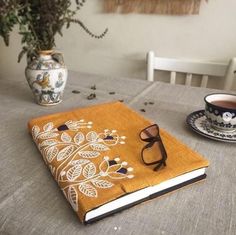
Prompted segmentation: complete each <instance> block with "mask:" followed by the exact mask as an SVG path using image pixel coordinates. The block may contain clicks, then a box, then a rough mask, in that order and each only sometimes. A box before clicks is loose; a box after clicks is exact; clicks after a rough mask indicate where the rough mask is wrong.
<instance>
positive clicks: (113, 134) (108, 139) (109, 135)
mask: <svg viewBox="0 0 236 235" xmlns="http://www.w3.org/2000/svg"><path fill="white" fill-rule="evenodd" d="M98 137H99V141H100V142H103V143H104V144H106V145H108V146H111V145H116V144H117V143H120V144H125V141H124V140H125V139H126V137H125V136H119V135H118V134H117V131H116V130H108V129H105V130H104V132H103V133H100V134H99V136H98Z"/></svg>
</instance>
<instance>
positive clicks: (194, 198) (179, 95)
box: [0, 72, 236, 235]
mask: <svg viewBox="0 0 236 235" xmlns="http://www.w3.org/2000/svg"><path fill="white" fill-rule="evenodd" d="M94 84H96V88H97V89H96V90H95V92H96V95H97V98H96V99H95V100H88V99H86V97H87V96H88V95H89V94H90V93H92V92H94V91H93V90H91V89H90V87H91V86H92V85H94ZM75 89H76V90H79V91H80V92H81V93H80V94H74V93H72V90H75ZM112 91H115V94H114V95H111V94H109V92H112ZM211 92H214V90H210V89H203V88H194V87H186V86H181V85H170V84H166V83H160V82H154V83H150V82H147V81H143V80H135V79H129V78H112V77H105V76H96V75H89V74H85V73H76V72H70V73H69V80H68V84H67V87H66V90H65V94H64V100H63V102H62V103H61V104H59V105H57V106H54V107H42V106H39V105H36V104H35V103H34V102H33V99H32V95H31V91H30V90H29V88H28V85H27V83H26V81H25V80H24V79H23V75H21V76H20V77H15V78H6V79H4V80H3V79H1V80H0V107H1V111H0V147H1V154H0V234H3V235H4V234H5V235H15V234H17V235H21V234H24V235H29V234H40V235H42V234H43V235H45V234H66V235H69V234H80V235H83V234H96V235H99V234H103V235H104V234H122V235H123V234H126V235H131V234H132V235H134V234H135V235H139V234H171V235H172V234H176V235H177V234H181V235H185V234H186V235H190V234H191V235H193V234H201V235H203V234H207V235H211V234H214V235H215V234H236V173H235V172H236V145H235V144H228V143H221V142H217V141H214V140H210V139H207V138H205V137H202V136H200V135H198V134H196V133H194V132H192V131H191V130H190V129H189V128H188V127H187V126H186V124H185V119H186V116H187V115H188V114H189V113H191V112H193V111H195V110H199V109H203V107H204V102H203V97H204V96H205V95H206V94H208V93H211ZM120 99H123V100H124V102H125V103H126V104H127V105H128V106H130V107H132V108H133V109H135V110H137V111H139V110H140V109H142V108H145V110H146V112H145V113H144V112H143V113H142V115H144V116H146V117H147V118H150V119H152V120H153V121H154V122H156V123H158V124H159V125H160V126H161V127H162V128H164V129H166V130H167V131H169V132H170V133H171V134H173V135H174V136H176V137H177V138H179V139H180V140H182V141H183V142H184V143H186V144H187V145H189V146H190V147H191V148H192V149H194V150H196V151H198V152H199V153H200V154H202V155H204V156H205V157H206V158H207V159H208V160H209V161H210V167H209V169H208V170H207V174H208V177H207V180H206V181H204V182H201V183H199V184H195V185H190V186H189V187H185V188H182V189H181V190H179V191H176V192H175V193H172V194H169V195H167V196H163V197H160V198H156V199H154V200H151V201H149V202H147V203H143V204H140V205H137V206H135V207H133V208H131V209H128V210H125V211H122V212H120V213H118V214H115V215H113V216H110V217H108V218H106V219H103V220H101V221H98V222H96V223H94V224H92V225H87V226H84V225H82V224H81V223H80V222H79V221H78V219H77V217H76V214H75V213H74V212H73V210H72V209H71V208H70V205H69V203H67V202H66V200H65V198H64V196H63V195H62V193H61V192H60V189H59V187H58V186H57V184H56V183H55V182H54V180H53V178H52V177H51V175H50V173H49V171H48V169H47V167H46V166H45V164H44V162H43V160H42V157H41V155H40V153H39V152H38V150H37V149H36V147H35V145H34V144H33V141H32V139H31V136H30V135H29V134H28V131H27V121H28V120H29V119H31V118H33V117H37V116H39V115H46V114H49V113H54V112H59V111H66V110H70V109H72V108H78V107H84V106H88V105H92V104H96V103H103V102H107V101H112V100H120ZM145 101H153V102H154V104H153V105H147V106H145V105H144V102H145Z"/></svg>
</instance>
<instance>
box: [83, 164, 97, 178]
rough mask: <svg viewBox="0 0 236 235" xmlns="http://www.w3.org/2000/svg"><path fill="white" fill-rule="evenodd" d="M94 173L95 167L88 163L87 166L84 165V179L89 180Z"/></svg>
mask: <svg viewBox="0 0 236 235" xmlns="http://www.w3.org/2000/svg"><path fill="white" fill-rule="evenodd" d="M95 173H96V167H95V165H94V164H93V163H92V162H90V163H89V164H88V165H86V166H85V167H84V169H83V176H84V177H85V178H90V177H92V176H93V175H94V174H95Z"/></svg>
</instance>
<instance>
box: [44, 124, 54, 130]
mask: <svg viewBox="0 0 236 235" xmlns="http://www.w3.org/2000/svg"><path fill="white" fill-rule="evenodd" d="M52 128H53V123H52V122H49V123H47V124H46V125H44V127H43V130H44V131H51V130H52Z"/></svg>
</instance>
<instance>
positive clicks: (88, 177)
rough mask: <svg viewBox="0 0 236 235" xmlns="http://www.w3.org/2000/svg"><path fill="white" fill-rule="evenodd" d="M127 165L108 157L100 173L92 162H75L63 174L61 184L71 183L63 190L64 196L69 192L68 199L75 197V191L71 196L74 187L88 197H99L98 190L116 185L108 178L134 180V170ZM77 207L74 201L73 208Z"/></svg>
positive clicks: (100, 166)
mask: <svg viewBox="0 0 236 235" xmlns="http://www.w3.org/2000/svg"><path fill="white" fill-rule="evenodd" d="M84 160H85V161H84ZM127 164H128V163H127V162H120V158H115V159H113V160H112V159H111V160H110V159H109V157H108V156H106V157H104V158H103V161H102V162H101V163H100V165H99V167H98V170H99V171H97V169H96V166H95V164H94V163H92V162H91V161H90V160H87V159H80V160H75V161H73V162H71V167H70V168H69V169H68V170H67V173H64V172H63V174H61V180H60V181H59V184H61V183H70V184H66V185H65V187H64V188H62V190H63V192H64V194H66V191H67V190H68V198H72V197H73V196H74V191H73V195H70V193H71V191H70V188H71V187H73V189H78V190H79V191H80V192H81V193H82V194H84V195H85V196H87V197H98V191H97V188H99V189H107V188H111V187H112V186H113V185H114V184H113V183H112V182H110V181H109V180H108V178H111V179H113V180H116V179H124V178H133V175H132V174H130V172H132V171H133V168H132V167H128V168H127V167H126V166H127ZM69 201H70V200H69ZM70 202H71V201H70ZM77 206H78V205H77V201H76V202H75V201H73V204H72V207H73V208H77Z"/></svg>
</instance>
